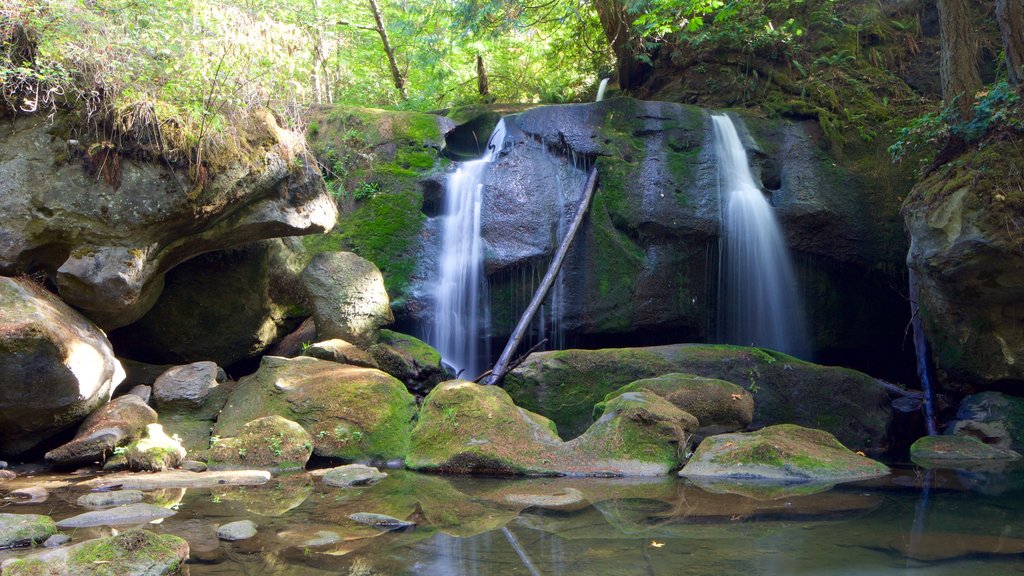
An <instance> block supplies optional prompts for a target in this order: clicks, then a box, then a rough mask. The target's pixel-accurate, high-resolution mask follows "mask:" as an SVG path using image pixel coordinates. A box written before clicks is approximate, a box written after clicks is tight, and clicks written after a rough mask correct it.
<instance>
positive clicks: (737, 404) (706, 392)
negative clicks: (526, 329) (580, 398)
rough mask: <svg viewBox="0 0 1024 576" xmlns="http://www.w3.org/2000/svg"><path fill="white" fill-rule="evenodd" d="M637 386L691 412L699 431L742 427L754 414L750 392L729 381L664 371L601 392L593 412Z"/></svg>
mask: <svg viewBox="0 0 1024 576" xmlns="http://www.w3.org/2000/svg"><path fill="white" fill-rule="evenodd" d="M638 390H644V391H647V392H650V393H652V394H654V395H656V396H659V397H661V398H664V399H665V400H668V401H669V402H671V403H672V404H673V405H674V406H676V407H677V408H679V409H680V410H683V411H685V412H688V413H690V414H692V415H693V416H694V417H696V418H697V421H698V422H700V428H699V429H698V430H697V432H698V433H699V434H702V435H712V434H721V433H723V432H735V431H737V430H743V429H744V428H746V427H747V426H749V425H750V422H751V420H753V417H754V397H753V396H752V395H751V394H750V392H748V391H746V390H745V389H743V388H741V387H740V386H737V385H735V384H733V383H732V382H726V381H724V380H716V379H714V378H703V377H701V376H692V375H690V374H666V375H664V376H659V377H657V378H647V379H644V380H637V381H636V382H632V383H630V384H627V385H626V386H623V387H622V388H619V389H618V390H616V391H615V392H612V393H610V394H608V395H607V396H605V399H604V402H602V403H601V404H598V405H597V406H596V407H595V409H594V410H595V414H598V413H600V412H601V411H603V410H604V405H605V403H607V402H608V401H609V400H611V399H612V398H614V397H616V396H618V395H620V394H623V393H626V392H633V391H638Z"/></svg>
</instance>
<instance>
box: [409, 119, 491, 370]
mask: <svg viewBox="0 0 1024 576" xmlns="http://www.w3.org/2000/svg"><path fill="white" fill-rule="evenodd" d="M504 140H505V123H504V121H503V120H502V121H500V122H498V125H497V126H495V128H494V132H493V133H492V134H491V137H490V139H488V141H487V147H486V149H485V150H484V155H483V157H482V158H480V159H479V160H471V161H468V162H463V163H462V164H460V165H459V167H458V169H457V170H456V171H455V172H454V173H452V174H451V175H450V176H449V177H448V184H447V193H446V199H445V208H444V217H443V218H444V221H443V223H442V238H441V255H440V258H439V260H440V274H439V279H438V282H437V285H436V288H435V291H434V319H433V323H432V325H431V329H430V333H429V336H428V338H427V340H428V341H429V342H430V344H431V345H432V346H434V347H435V348H437V350H438V352H440V353H441V356H442V357H443V358H444V359H445V362H447V363H449V364H451V365H452V367H454V368H455V371H456V372H462V373H463V377H465V378H475V377H476V376H477V375H478V374H479V373H480V372H481V367H480V366H481V362H480V351H479V342H480V339H481V336H482V335H486V334H487V332H488V324H489V323H490V315H489V313H488V306H487V286H486V284H485V279H484V274H483V241H482V240H481V238H480V208H481V205H482V203H483V199H482V194H483V186H484V176H485V175H486V172H487V165H488V164H490V163H491V161H492V160H494V158H495V157H496V156H497V155H498V153H499V152H500V151H501V146H502V143H503V142H504Z"/></svg>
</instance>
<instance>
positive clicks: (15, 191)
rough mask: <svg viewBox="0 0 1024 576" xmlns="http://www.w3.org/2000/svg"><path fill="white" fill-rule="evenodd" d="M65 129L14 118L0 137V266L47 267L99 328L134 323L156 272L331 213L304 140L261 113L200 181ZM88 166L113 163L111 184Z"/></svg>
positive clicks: (312, 227) (313, 223)
mask: <svg viewBox="0 0 1024 576" xmlns="http://www.w3.org/2000/svg"><path fill="white" fill-rule="evenodd" d="M72 124H73V122H71V121H70V120H69V119H68V118H61V119H58V121H56V122H55V123H53V124H51V123H49V122H48V121H47V120H46V119H45V118H44V117H27V118H22V119H20V120H18V121H17V122H16V123H15V129H13V130H10V131H8V132H7V136H6V137H5V138H4V139H3V141H2V142H0V213H2V214H4V217H5V220H4V221H5V226H4V227H3V228H2V229H0V273H6V274H11V273H17V272H21V271H36V270H41V271H44V272H46V273H47V274H48V275H50V276H51V277H52V278H53V279H54V280H55V281H56V284H57V286H58V288H59V291H60V294H61V298H63V299H64V300H65V301H66V302H68V303H69V304H72V305H73V306H75V307H76V308H78V309H80V310H82V311H83V312H84V313H85V315H86V316H88V317H89V318H91V319H93V320H94V321H96V322H97V323H98V324H99V325H100V326H101V327H103V328H105V329H112V328H116V327H119V326H125V325H127V324H130V323H131V322H133V321H135V320H137V319H138V318H140V317H141V316H142V315H143V314H144V313H145V312H146V311H147V310H148V309H149V308H150V307H151V306H152V305H153V303H154V302H155V301H156V299H157V297H158V296H159V295H160V291H161V289H162V288H163V280H164V274H165V273H166V272H167V271H168V270H170V269H171V268H173V267H174V266H176V265H177V264H180V263H181V262H184V261H185V260H188V259H189V258H192V257H194V256H196V255H199V254H202V253H204V252H210V251H214V250H220V249H224V248H229V247H231V246H237V245H240V244H245V243H248V242H253V241H256V240H261V239H265V238H274V237H280V236H292V235H301V234H310V233H315V232H324V231H326V230H329V229H330V228H331V227H332V226H333V225H334V222H335V220H336V218H337V208H336V206H335V203H334V201H333V199H332V198H331V196H330V195H329V194H327V191H326V187H325V186H324V183H323V179H322V178H321V177H320V172H319V170H318V168H317V163H316V162H315V161H314V159H313V157H312V156H311V155H310V154H309V153H308V152H307V149H306V145H305V142H304V141H303V139H302V137H301V136H300V135H299V134H296V133H294V132H290V131H288V130H285V129H283V128H281V127H280V126H279V125H278V123H277V121H276V119H275V118H274V117H273V115H272V114H270V113H269V112H267V111H262V110H257V111H255V112H253V113H252V114H250V115H249V117H248V119H247V120H246V121H244V122H240V123H238V124H236V125H235V126H232V127H231V130H230V131H228V132H226V134H225V139H224V144H225V145H224V146H223V147H220V148H214V149H211V150H209V151H208V154H207V155H206V162H204V166H203V168H204V170H203V173H204V174H206V175H208V178H207V180H206V181H205V182H203V183H201V184H199V185H193V183H192V182H191V181H190V180H189V178H188V176H187V175H186V174H185V171H184V170H172V169H170V168H168V167H167V164H166V162H163V161H159V160H154V161H151V162H140V161H133V160H130V159H128V158H127V157H122V156H121V154H120V151H119V150H115V151H113V152H103V153H101V156H102V157H101V158H95V157H94V156H92V155H90V153H89V152H88V151H86V150H85V148H87V147H88V143H83V144H79V143H78V142H77V141H75V140H69V139H68V138H69V133H70V130H69V127H70V126H72ZM124 144H125V145H127V146H130V145H131V143H124ZM93 162H97V163H98V162H105V163H114V165H116V166H117V170H116V173H117V175H118V177H117V178H116V180H115V179H113V178H110V179H102V178H101V179H99V180H97V178H96V176H95V175H90V174H89V173H88V172H87V170H85V169H83V168H84V167H87V166H89V165H90V164H91V163H93ZM92 165H93V166H94V167H95V166H96V165H95V164H92ZM109 174H110V173H109V172H108V175H109Z"/></svg>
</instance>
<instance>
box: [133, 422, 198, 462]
mask: <svg viewBox="0 0 1024 576" xmlns="http://www.w3.org/2000/svg"><path fill="white" fill-rule="evenodd" d="M185 454H186V451H185V448H184V447H183V446H182V445H181V443H180V442H178V441H177V440H175V439H174V438H171V437H170V436H168V435H167V433H166V432H164V427H163V426H161V425H160V424H150V425H149V426H146V435H145V436H144V437H143V438H141V439H139V440H136V441H135V442H132V443H131V444H129V445H128V449H127V451H125V456H126V457H127V459H128V468H130V469H131V470H137V471H146V472H162V471H164V470H167V469H168V468H176V467H177V466H178V464H180V463H181V461H182V459H184V458H185Z"/></svg>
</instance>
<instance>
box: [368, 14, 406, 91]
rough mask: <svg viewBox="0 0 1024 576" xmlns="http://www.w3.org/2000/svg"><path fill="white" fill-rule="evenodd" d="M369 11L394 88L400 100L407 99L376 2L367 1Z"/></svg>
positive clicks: (403, 83) (401, 77)
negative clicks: (371, 14) (400, 97)
mask: <svg viewBox="0 0 1024 576" xmlns="http://www.w3.org/2000/svg"><path fill="white" fill-rule="evenodd" d="M369 2H370V11H371V12H373V20H374V21H375V22H376V23H377V34H380V41H381V43H382V44H384V53H385V54H387V56H388V66H389V67H390V68H391V79H392V80H394V82H395V88H397V89H398V93H399V94H400V95H401V96H402V100H408V99H409V92H408V91H407V90H406V89H405V77H404V76H402V71H401V70H399V69H398V62H397V61H396V60H395V51H394V50H393V49H392V48H391V40H389V39H388V30H387V28H385V27H384V15H383V14H381V12H380V8H379V7H378V6H377V0H369Z"/></svg>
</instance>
